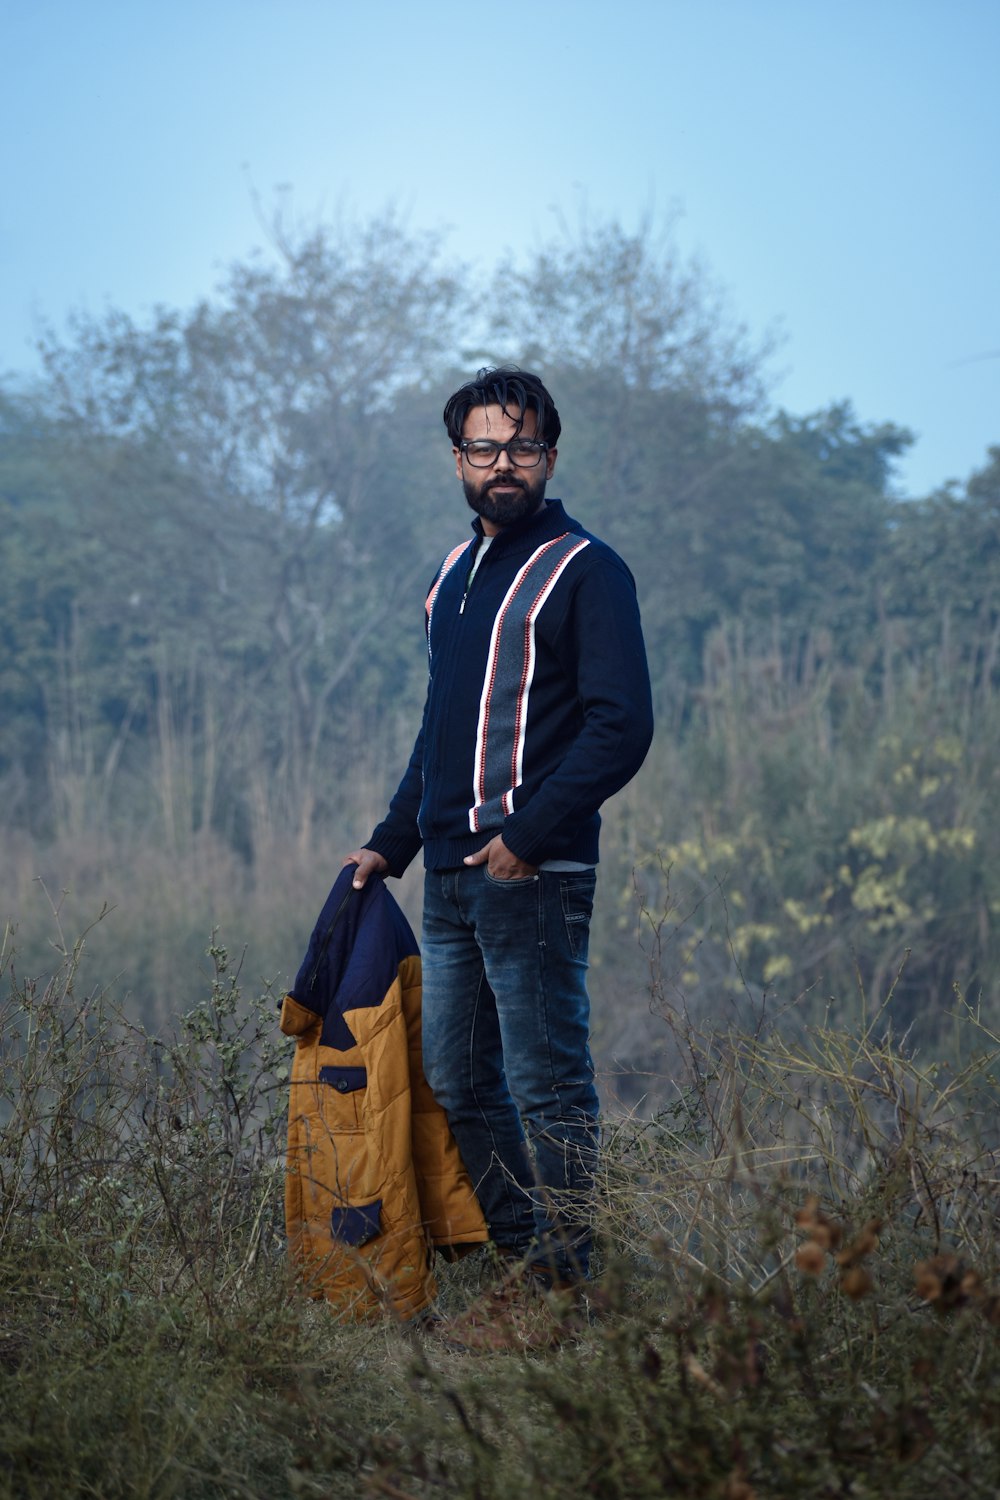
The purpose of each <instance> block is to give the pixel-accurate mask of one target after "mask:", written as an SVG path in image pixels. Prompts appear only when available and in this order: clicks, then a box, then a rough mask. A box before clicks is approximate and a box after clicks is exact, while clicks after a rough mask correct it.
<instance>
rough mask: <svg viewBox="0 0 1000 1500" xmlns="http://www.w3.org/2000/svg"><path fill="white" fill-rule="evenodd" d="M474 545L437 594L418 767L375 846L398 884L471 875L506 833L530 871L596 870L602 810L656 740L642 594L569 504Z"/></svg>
mask: <svg viewBox="0 0 1000 1500" xmlns="http://www.w3.org/2000/svg"><path fill="white" fill-rule="evenodd" d="M473 531H474V533H475V535H474V536H473V537H472V539H471V540H470V541H468V542H466V543H465V544H464V545H462V546H461V547H456V548H455V549H454V551H453V552H451V553H449V555H448V557H446V558H445V560H444V562H443V563H442V565H441V568H440V569H439V571H438V574H437V576H436V578H435V580H434V583H433V585H432V587H431V591H430V593H429V594H428V596H427V602H426V625H427V644H428V653H429V661H430V677H429V682H428V688H427V699H426V703H425V705H424V716H423V723H422V725H421V729H420V733H419V734H418V736H417V741H416V744H415V745H414V747H413V754H412V755H411V757H410V762H409V765H408V766H407V769H406V772H405V774H404V776H403V779H402V781H401V782H400V785H399V789H398V791H397V792H396V795H395V796H394V797H393V799H392V803H391V804H390V808H389V814H388V816H387V817H386V819H385V820H384V822H382V823H380V824H379V825H378V827H377V828H376V829H375V831H374V833H373V834H372V836H371V838H370V839H369V840H368V845H367V847H368V848H369V849H374V850H375V851H376V852H377V853H379V854H381V855H383V856H384V858H385V859H386V860H387V861H388V863H389V870H390V873H392V874H393V875H400V874H402V872H403V871H404V870H405V869H406V867H407V865H408V864H409V863H410V861H411V860H412V859H413V858H414V856H415V855H416V854H417V852H418V850H419V849H420V846H421V844H423V847H424V863H425V865H426V866H427V868H428V869H430V870H442V869H449V868H452V867H454V866H457V865H460V864H461V863H462V860H463V859H464V858H465V856H466V855H467V854H473V853H475V851H476V850H477V849H481V848H482V847H483V845H484V844H487V843H488V842H489V840H490V839H491V838H493V837H494V835H495V834H497V833H500V834H502V836H503V841H504V843H505V844H506V846H507V848H508V849H509V850H510V851H511V853H512V854H515V855H516V856H517V857H518V859H521V860H524V862H525V863H526V864H532V865H538V864H541V863H542V862H543V861H545V860H550V859H560V860H575V861H579V862H581V863H585V864H596V862H597V858H598V834H599V830H600V823H601V819H600V813H599V808H600V806H601V803H602V802H603V801H604V800H605V799H606V798H607V797H610V796H611V795H612V794H613V793H614V792H617V791H618V790H619V789H620V788H621V787H623V786H624V785H625V784H626V782H628V781H630V780H631V778H632V777H633V776H634V775H635V773H636V771H638V769H639V767H640V766H641V765H642V762H643V760H644V759H645V755H646V751H647V750H648V749H649V744H650V740H651V738H652V733H653V715H652V706H651V701H650V689H649V673H648V670H647V667H646V653H645V648H644V645H643V640H642V631H641V628H640V623H639V607H638V604H637V601H636V595H635V582H634V580H633V578H632V575H631V573H630V572H629V570H628V568H627V567H626V566H625V564H624V562H622V560H621V558H620V557H619V556H618V555H617V553H615V552H613V551H612V550H611V548H610V547H608V546H606V545H605V543H603V542H601V541H598V539H597V538H596V537H593V536H591V535H590V534H589V533H588V532H586V531H585V530H584V529H583V527H582V526H581V525H580V524H579V523H578V522H577V521H574V520H572V519H571V518H570V517H569V516H567V514H566V512H565V510H564V509H563V506H562V503H561V502H560V501H559V500H550V501H548V502H547V503H546V504H545V505H544V507H543V508H542V510H541V511H540V512H539V513H537V514H536V515H534V516H530V517H528V518H526V519H525V520H523V521H518V522H515V523H514V524H513V525H512V526H508V527H505V528H504V529H503V530H502V531H501V532H500V533H499V534H498V535H497V536H496V537H494V538H493V540H492V542H491V543H490V545H489V547H488V548H487V550H486V552H485V554H484V556H483V558H482V561H481V563H480V566H479V567H478V568H477V569H476V572H475V576H474V577H473V579H472V582H471V585H470V584H469V583H468V578H469V573H470V569H471V568H472V565H473V561H474V558H475V553H476V549H477V548H478V546H479V545H480V543H481V540H482V528H481V523H480V522H479V520H478V518H477V520H476V521H475V522H474V523H473Z"/></svg>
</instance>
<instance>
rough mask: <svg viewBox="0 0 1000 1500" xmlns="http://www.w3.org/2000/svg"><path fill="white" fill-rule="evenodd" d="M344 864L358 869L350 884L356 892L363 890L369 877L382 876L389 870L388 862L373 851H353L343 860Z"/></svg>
mask: <svg viewBox="0 0 1000 1500" xmlns="http://www.w3.org/2000/svg"><path fill="white" fill-rule="evenodd" d="M344 864H345V865H357V867H358V868H357V870H356V871H355V872H354V879H353V881H352V882H351V883H352V885H353V886H354V889H355V890H356V891H360V890H361V889H362V888H363V886H364V883H365V881H366V880H367V879H368V877H369V875H384V874H385V873H386V871H387V870H388V868H389V861H388V860H387V859H386V858H385V857H384V855H381V854H376V853H375V850H374V849H355V851H354V853H353V854H349V855H348V856H347V858H346V859H345V860H344Z"/></svg>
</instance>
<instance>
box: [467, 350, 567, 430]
mask: <svg viewBox="0 0 1000 1500" xmlns="http://www.w3.org/2000/svg"><path fill="white" fill-rule="evenodd" d="M474 406H499V407H500V409H501V411H502V412H503V414H504V416H505V417H510V418H511V420H512V421H514V422H516V423H517V430H518V432H520V430H521V423H522V422H523V421H524V417H525V414H526V413H527V412H529V411H533V412H534V414H535V435H536V436H537V437H539V438H541V440H542V442H545V443H548V445H549V447H550V448H554V447H555V445H556V443H558V441H559V434H560V432H561V431H562V423H561V422H560V421H559V413H558V412H557V411H556V404H555V402H554V401H553V399H552V397H551V396H550V395H549V393H548V391H547V390H546V389H545V387H544V385H543V384H542V382H541V381H540V380H539V378H538V376H537V375H532V374H531V372H530V371H528V370H518V369H515V368H513V367H511V368H507V369H504V368H502V367H501V368H497V369H494V368H492V367H491V366H490V365H484V366H483V368H482V369H481V370H480V371H478V373H477V375H476V378H475V380H469V381H467V382H466V383H465V385H463V386H460V387H459V389H458V390H457V391H456V392H455V394H454V395H453V396H449V398H448V400H447V402H446V403H445V408H444V425H445V427H447V429H448V436H449V437H450V438H451V440H452V442H453V444H454V445H455V447H456V448H457V447H458V445H459V443H460V442H461V441H462V428H463V427H464V425H465V419H466V417H467V416H468V415H469V412H470V410H471V409H472V407H474Z"/></svg>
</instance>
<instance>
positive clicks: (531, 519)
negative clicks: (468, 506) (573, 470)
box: [472, 500, 578, 552]
mask: <svg viewBox="0 0 1000 1500" xmlns="http://www.w3.org/2000/svg"><path fill="white" fill-rule="evenodd" d="M472 529H473V531H474V532H475V533H476V536H477V537H478V538H480V539H482V536H483V523H482V521H481V520H480V519H479V517H478V516H475V517H474V518H473V521H472ZM577 529H578V528H577V524H576V522H575V521H572V520H570V518H569V516H568V515H567V514H566V511H565V510H564V508H563V503H562V501H561V500H546V502H545V504H544V505H543V506H542V508H541V510H539V511H536V512H535V514H534V515H533V516H525V517H524V519H523V520H521V521H514V522H513V523H512V524H511V525H510V526H504V527H503V528H502V530H500V531H498V532H497V534H496V536H495V537H494V538H493V542H492V545H493V546H494V547H495V548H496V549H497V551H498V552H499V551H503V552H506V551H507V549H508V548H509V547H510V548H512V547H519V546H521V545H523V544H525V543H530V544H531V545H533V546H537V545H538V544H539V543H540V542H544V541H548V540H549V539H550V538H552V537H555V536H561V535H562V533H563V532H564V531H576V530H577Z"/></svg>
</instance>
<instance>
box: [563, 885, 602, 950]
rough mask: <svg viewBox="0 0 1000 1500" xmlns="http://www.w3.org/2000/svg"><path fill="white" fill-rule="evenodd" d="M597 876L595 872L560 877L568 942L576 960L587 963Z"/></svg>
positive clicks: (564, 923)
mask: <svg viewBox="0 0 1000 1500" xmlns="http://www.w3.org/2000/svg"><path fill="white" fill-rule="evenodd" d="M596 885H597V876H596V874H595V873H594V872H593V871H589V870H588V871H581V872H580V873H579V874H578V875H576V874H574V875H560V876H559V900H560V905H561V906H562V916H563V925H564V927H565V929H566V940H567V942H568V943H569V948H570V952H571V953H572V955H573V957H574V958H582V959H583V960H584V961H586V958H587V950H588V948H589V944H590V918H591V916H592V915H593V911H594V890H595V887H596Z"/></svg>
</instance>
